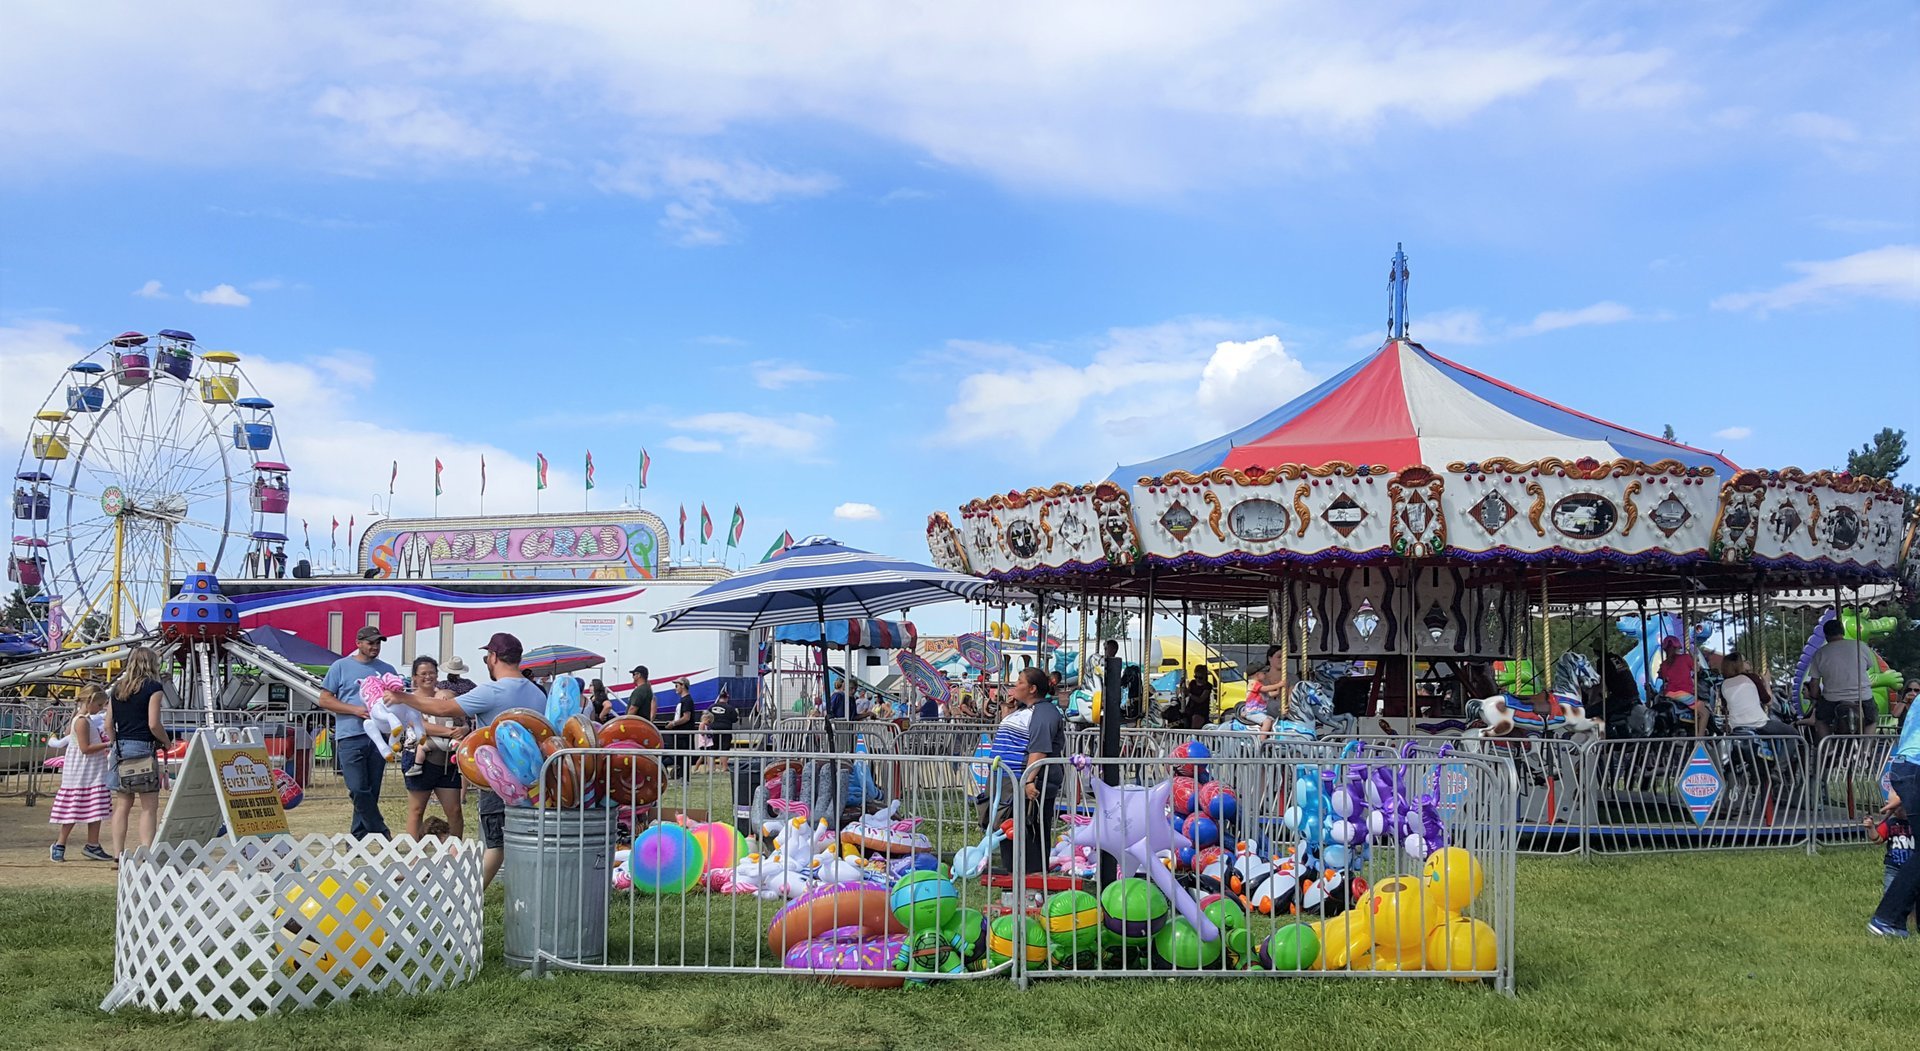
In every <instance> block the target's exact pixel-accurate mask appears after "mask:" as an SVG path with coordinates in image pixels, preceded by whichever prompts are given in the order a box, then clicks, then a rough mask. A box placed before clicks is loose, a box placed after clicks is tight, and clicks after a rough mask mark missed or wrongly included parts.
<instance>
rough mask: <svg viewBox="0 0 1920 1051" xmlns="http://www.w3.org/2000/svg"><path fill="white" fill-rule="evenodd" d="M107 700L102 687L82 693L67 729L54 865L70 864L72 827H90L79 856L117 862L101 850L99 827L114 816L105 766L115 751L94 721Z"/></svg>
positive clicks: (53, 816)
mask: <svg viewBox="0 0 1920 1051" xmlns="http://www.w3.org/2000/svg"><path fill="white" fill-rule="evenodd" d="M106 708H107V695H106V693H105V692H104V691H102V690H101V689H100V687H98V686H89V687H87V688H85V689H83V690H81V691H80V710H79V712H78V713H77V714H75V715H74V717H73V722H72V723H71V724H69V725H68V727H67V751H66V761H65V762H64V763H62V764H61V767H60V790H59V791H58V792H56V793H54V796H53V810H52V811H51V812H50V813H49V814H48V815H47V822H48V823H49V824H53V825H58V826H59V827H60V835H59V838H58V839H56V840H55V841H54V844H53V846H51V847H49V848H47V856H48V857H50V858H52V859H53V860H55V861H65V860H67V837H69V836H71V835H73V826H75V825H85V826H87V845H86V847H85V848H83V849H82V851H81V853H83V854H85V855H86V856H87V857H90V858H92V859H94V860H95V861H112V860H113V858H112V856H111V855H109V854H108V853H107V852H106V851H105V850H103V849H102V848H101V846H100V822H102V821H105V820H106V819H107V818H108V817H110V816H112V814H113V792H112V791H111V790H110V789H108V788H107V767H108V766H109V765H110V764H111V763H112V762H113V759H112V757H111V756H110V755H108V749H109V748H110V747H111V746H110V745H108V744H107V742H106V740H105V739H104V738H103V736H102V733H103V727H102V725H101V724H100V723H99V722H96V718H97V717H99V716H100V713H102V712H104V711H106Z"/></svg>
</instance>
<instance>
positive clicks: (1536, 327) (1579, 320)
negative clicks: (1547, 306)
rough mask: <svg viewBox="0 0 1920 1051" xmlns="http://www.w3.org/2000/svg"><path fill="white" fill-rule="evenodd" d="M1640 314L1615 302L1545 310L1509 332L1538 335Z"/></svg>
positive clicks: (1606, 323)
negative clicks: (1572, 308)
mask: <svg viewBox="0 0 1920 1051" xmlns="http://www.w3.org/2000/svg"><path fill="white" fill-rule="evenodd" d="M1636 317H1639V315H1638V314H1636V313H1634V311H1633V308H1631V307H1626V306H1622V305H1620V304H1619V303H1614V302H1602V303H1595V304H1594V305H1592V306H1590V307H1581V308H1580V309H1578V310H1545V311H1541V312H1540V313H1538V314H1535V315H1534V317H1533V320H1532V321H1530V322H1528V323H1526V324H1524V325H1517V326H1515V327H1514V328H1513V330H1512V331H1511V332H1510V333H1509V334H1510V335H1514V336H1537V335H1539V334H1541V333H1543V332H1557V331H1559V330H1560V329H1563V328H1577V327H1579V326H1581V325H1612V324H1617V323H1619V322H1622V321H1632V320H1633V319H1635V318H1636Z"/></svg>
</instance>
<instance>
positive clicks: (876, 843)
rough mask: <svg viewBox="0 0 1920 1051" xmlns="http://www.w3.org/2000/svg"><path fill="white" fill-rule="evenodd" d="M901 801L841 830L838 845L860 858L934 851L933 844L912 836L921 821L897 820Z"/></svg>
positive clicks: (925, 839)
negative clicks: (857, 852)
mask: <svg viewBox="0 0 1920 1051" xmlns="http://www.w3.org/2000/svg"><path fill="white" fill-rule="evenodd" d="M899 815H900V801H899V800H898V799H896V800H894V801H893V802H891V803H889V804H887V807H886V809H885V810H882V811H880V812H879V813H877V814H868V815H866V816H865V817H862V818H860V819H859V820H858V821H854V822H851V823H849V824H848V825H847V827H846V828H843V829H841V830H840V842H842V843H844V844H846V845H847V846H849V847H853V848H855V849H857V850H859V851H860V852H861V853H862V854H886V855H896V854H919V853H924V852H926V851H929V850H932V849H933V841H932V840H930V839H928V838H927V837H926V836H923V835H921V834H920V833H918V832H915V831H914V829H916V828H918V827H919V826H920V824H921V820H922V819H920V818H917V817H914V818H905V819H902V818H900V816H899Z"/></svg>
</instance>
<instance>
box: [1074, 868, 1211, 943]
mask: <svg viewBox="0 0 1920 1051" xmlns="http://www.w3.org/2000/svg"><path fill="white" fill-rule="evenodd" d="M1167 911H1168V909H1167V899H1166V896H1165V895H1164V894H1162V893H1161V892H1160V890H1159V889H1158V888H1157V887H1155V886H1154V885H1153V884H1151V883H1149V882H1147V881H1146V880H1143V879H1139V878H1138V877H1127V878H1125V879H1117V880H1114V881H1113V882H1112V883H1109V884H1107V886H1106V889H1104V890H1102V891H1101V892H1100V915H1101V919H1102V921H1103V922H1104V923H1105V924H1106V928H1107V930H1109V931H1112V932H1113V933H1114V934H1116V935H1119V936H1120V938H1121V940H1122V941H1123V942H1124V943H1125V944H1128V945H1144V944H1146V943H1147V941H1148V940H1149V939H1151V938H1152V937H1153V935H1154V934H1156V933H1158V932H1159V930H1160V928H1162V927H1165V926H1166V925H1167ZM1195 911H1196V913H1197V912H1198V908H1197V907H1196V909H1195ZM1202 918H1203V919H1204V917H1202ZM1206 922H1207V927H1208V929H1210V930H1213V931H1214V937H1215V938H1217V937H1219V929H1218V928H1216V927H1214V926H1213V921H1212V920H1207V921H1206ZM1209 940H1211V939H1209Z"/></svg>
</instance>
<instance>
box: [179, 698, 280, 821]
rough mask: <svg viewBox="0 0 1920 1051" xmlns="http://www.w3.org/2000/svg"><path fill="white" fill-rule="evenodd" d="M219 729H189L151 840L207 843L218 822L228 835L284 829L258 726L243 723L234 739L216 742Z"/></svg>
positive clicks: (266, 753)
mask: <svg viewBox="0 0 1920 1051" xmlns="http://www.w3.org/2000/svg"><path fill="white" fill-rule="evenodd" d="M220 733H221V732H220V731H211V730H209V731H201V732H200V733H196V734H194V735H193V739H192V741H191V743H189V744H188V746H187V755H186V758H185V759H184V760H183V761H182V762H181V766H180V778H179V781H178V782H176V783H175V784H174V786H173V794H172V796H171V797H169V798H168V800H167V812H166V814H165V816H163V817H162V818H161V820H160V828H159V831H158V833H157V834H156V835H155V837H154V839H155V841H156V842H160V843H180V842H188V841H192V842H199V843H206V842H209V841H211V840H213V839H214V838H216V837H217V836H219V835H220V834H221V826H223V825H224V826H225V828H226V835H227V837H228V838H230V839H242V838H248V837H251V838H256V839H267V838H270V837H273V836H284V835H286V834H287V811H286V808H285V807H283V806H282V805H281V803H280V790H279V788H278V786H276V785H275V784H274V783H273V759H272V756H271V754H270V753H269V752H268V751H267V746H266V744H265V742H263V741H262V740H261V738H260V731H259V730H258V728H255V727H247V728H245V729H244V730H242V732H241V735H240V740H238V741H220V742H215V741H214V739H213V738H214V737H215V735H216V734H220Z"/></svg>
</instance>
